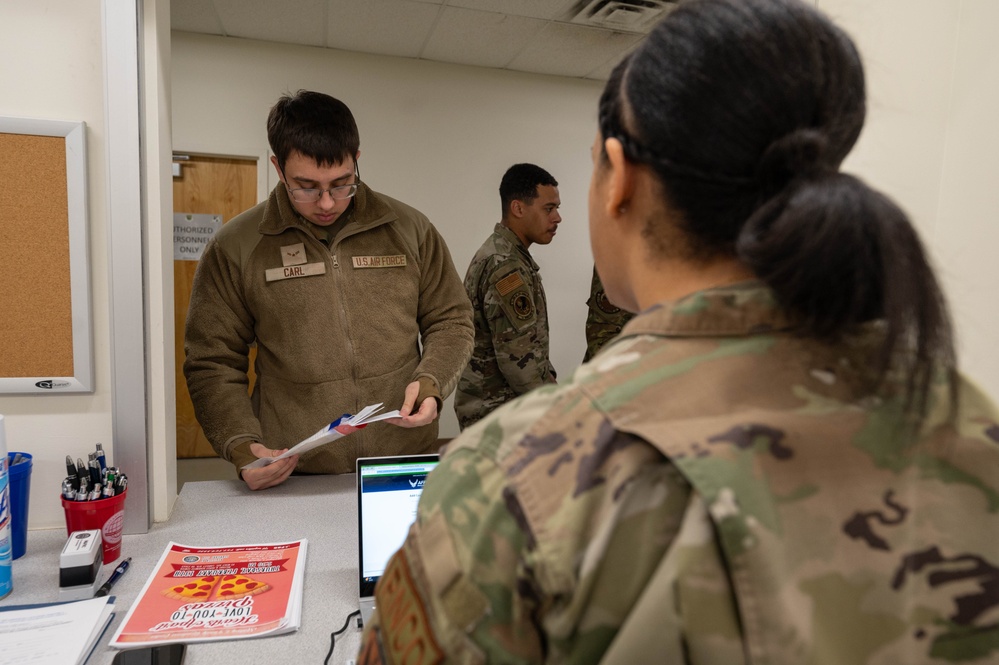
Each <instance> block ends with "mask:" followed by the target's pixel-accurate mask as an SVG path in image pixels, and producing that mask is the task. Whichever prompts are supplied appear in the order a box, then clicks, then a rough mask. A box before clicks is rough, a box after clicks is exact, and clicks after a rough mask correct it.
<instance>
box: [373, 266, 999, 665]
mask: <svg viewBox="0 0 999 665" xmlns="http://www.w3.org/2000/svg"><path fill="white" fill-rule="evenodd" d="M882 334H883V333H882V331H881V329H879V328H878V327H877V326H872V327H871V328H870V329H868V330H865V331H863V333H862V334H858V335H857V336H856V337H854V338H852V339H850V340H849V341H846V342H843V343H840V344H823V343H819V342H816V341H813V340H809V339H803V338H801V337H798V336H796V335H794V334H793V333H792V331H791V330H790V327H789V325H788V323H787V321H786V320H785V319H784V317H783V316H782V315H781V312H780V310H779V309H778V308H777V306H776V305H775V304H774V301H773V298H772V295H771V293H770V292H769V290H768V289H766V288H764V287H762V286H760V285H758V284H756V283H746V284H743V285H737V286H734V287H728V288H721V289H715V290H710V291H704V292H701V293H697V294H693V295H691V296H689V297H688V298H685V299H682V300H680V301H678V302H676V303H674V304H672V305H671V306H665V305H663V306H659V307H656V308H651V309H650V310H648V311H645V312H643V313H641V314H640V315H638V316H637V317H636V318H635V319H634V320H632V321H631V322H630V323H629V324H628V325H627V326H626V328H625V330H624V331H623V332H622V335H621V337H620V338H619V339H618V340H616V341H615V343H614V344H612V345H610V346H608V347H607V348H606V349H604V351H603V352H602V353H601V354H600V355H599V356H598V357H597V358H596V359H595V360H594V361H593V362H591V363H589V364H587V365H584V366H582V367H581V368H580V369H579V370H578V371H577V372H576V374H575V375H574V376H573V377H572V379H571V381H570V383H569V384H568V385H562V386H557V387H556V386H551V387H545V388H541V389H539V390H537V391H535V392H533V393H531V394H530V395H528V396H526V397H525V398H523V399H519V400H516V401H515V402H513V403H511V404H509V405H506V406H505V407H503V408H501V409H499V410H497V411H496V412H495V413H493V414H491V415H490V416H489V417H488V418H486V419H484V420H483V421H482V422H480V423H478V424H477V425H476V426H475V427H473V428H471V429H469V430H468V431H467V432H465V433H464V434H463V435H462V436H461V437H459V438H458V439H456V440H455V441H454V442H452V444H451V445H450V446H449V448H448V450H447V453H446V455H445V457H444V459H443V461H442V463H441V464H440V466H439V467H438V468H437V469H435V470H434V471H433V473H431V475H430V477H429V478H428V480H427V483H426V485H425V489H424V492H423V495H422V497H421V500H420V505H419V509H418V516H417V521H416V523H415V524H414V526H413V528H412V530H411V532H410V535H409V537H408V538H407V540H406V542H405V543H404V545H403V547H402V549H400V550H399V552H397V553H396V555H395V556H394V557H393V558H392V560H391V561H390V562H389V564H388V566H387V569H386V571H385V574H384V575H383V577H382V580H381V584H380V586H379V587H378V590H377V607H378V608H379V610H378V612H380V613H381V615H379V614H378V613H376V615H375V617H374V619H373V621H371V622H369V624H368V626H367V627H366V632H365V635H364V640H363V644H362V650H361V658H360V661H359V662H360V663H365V664H367V663H377V662H386V663H395V664H398V663H402V662H407V663H410V662H412V663H436V662H443V660H444V659H445V658H446V659H447V662H453V663H485V662H489V663H536V662H545V663H597V662H600V661H601V658H602V657H606V660H604V661H603V662H607V663H615V664H616V663H628V664H629V665H631V664H634V663H656V664H659V663H699V664H717V663H725V664H726V665H728V664H733V665H739V664H743V663H756V664H759V663H766V664H768V665H801V664H809V663H823V664H825V663H829V664H836V665H839V664H849V665H859V664H874V663H877V664H882V663H883V664H886V665H887V664H892V665H894V664H905V665H910V664H914V663H919V664H922V663H955V662H961V663H996V662H999V537H997V534H999V424H997V418H999V414H997V410H996V408H995V406H994V404H992V403H991V402H990V401H989V400H988V399H987V398H986V397H984V396H983V395H981V394H980V393H979V392H977V391H976V390H975V389H974V388H973V387H972V386H971V385H969V384H968V383H967V382H962V383H961V384H960V390H959V393H960V401H959V405H960V406H959V409H958V411H957V413H956V415H955V417H954V419H953V420H949V419H948V417H947V414H948V404H947V402H946V400H945V396H946V386H944V385H939V386H935V387H934V392H933V395H932V403H931V405H930V409H929V412H928V415H927V417H926V419H925V420H924V421H923V422H922V424H921V426H920V427H918V428H917V431H915V432H914V433H913V432H909V431H908V430H907V429H906V428H905V426H903V425H902V423H901V422H900V420H901V419H900V415H899V414H900V401H901V398H900V396H899V394H898V393H899V391H900V386H897V385H891V386H889V388H888V389H887V390H886V391H883V392H881V393H879V395H874V394H872V391H870V390H869V389H867V388H866V387H865V386H868V385H869V382H868V379H869V378H870V376H869V372H870V369H869V368H870V367H872V366H873V362H872V356H873V355H874V354H875V352H876V350H877V348H878V346H879V343H880V340H881V335H882Z"/></svg>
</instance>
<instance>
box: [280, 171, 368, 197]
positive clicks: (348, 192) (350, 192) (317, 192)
mask: <svg viewBox="0 0 999 665" xmlns="http://www.w3.org/2000/svg"><path fill="white" fill-rule="evenodd" d="M281 175H284V171H282V172H281ZM284 180H285V187H286V188H287V189H288V196H290V197H291V198H292V200H293V201H295V202H296V203H315V202H316V201H318V200H319V199H321V198H323V192H329V193H330V198H331V199H334V200H343V199H349V198H352V197H353V196H354V194H357V186H358V185H359V184H360V183H361V173H360V171H359V170H358V168H357V162H354V180H356V182H354V183H353V184H350V185H337V186H336V187H330V188H328V189H318V188H315V187H306V188H302V187H299V188H296V189H292V188H291V187H288V178H287V176H285V179H284Z"/></svg>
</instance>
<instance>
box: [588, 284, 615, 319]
mask: <svg viewBox="0 0 999 665" xmlns="http://www.w3.org/2000/svg"><path fill="white" fill-rule="evenodd" d="M593 299H594V300H595V301H596V305H597V308H598V309H599V310H600V311H601V312H603V313H604V314H617V313H618V312H620V311H621V308H620V307H618V306H616V305H614V303H612V302H611V301H610V300H608V298H607V292H606V291H604V290H603V289H600V291H598V292H597V294H596V296H594V298H593Z"/></svg>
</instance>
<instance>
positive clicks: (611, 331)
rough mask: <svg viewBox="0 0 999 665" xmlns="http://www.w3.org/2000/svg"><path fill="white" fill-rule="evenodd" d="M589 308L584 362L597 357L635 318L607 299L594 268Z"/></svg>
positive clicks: (587, 304)
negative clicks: (605, 345) (625, 325)
mask: <svg viewBox="0 0 999 665" xmlns="http://www.w3.org/2000/svg"><path fill="white" fill-rule="evenodd" d="M586 306H587V307H588V308H589V309H588V310H587V312H586V355H584V356H583V362H584V363H585V362H589V360H590V358H592V357H593V356H595V355H597V351H599V350H600V349H602V348H603V346H604V344H606V343H607V342H609V341H611V340H612V339H614V338H615V337H617V336H618V333H620V332H621V328H623V327H624V324H626V323H627V322H628V321H631V319H632V317H633V316H635V315H634V314H632V313H631V312H629V311H628V310H625V309H621V308H620V307H618V306H617V305H615V304H614V303H612V302H611V301H610V300H608V299H607V293H606V292H605V291H604V285H603V284H601V283H600V276H599V275H597V269H596V268H593V280H592V281H591V282H590V298H589V300H587V301H586Z"/></svg>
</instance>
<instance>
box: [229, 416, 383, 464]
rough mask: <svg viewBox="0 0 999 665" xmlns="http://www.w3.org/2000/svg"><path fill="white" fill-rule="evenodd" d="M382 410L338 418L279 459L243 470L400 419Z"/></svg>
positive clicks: (298, 453) (265, 460) (267, 458)
mask: <svg viewBox="0 0 999 665" xmlns="http://www.w3.org/2000/svg"><path fill="white" fill-rule="evenodd" d="M381 410H382V405H381V404H372V405H370V406H366V407H364V408H363V409H361V410H360V411H359V412H358V413H357V415H355V416H352V415H350V414H349V413H345V414H343V416H342V417H341V418H337V419H336V420H334V421H333V422H331V423H330V424H329V425H326V426H325V427H323V428H322V429H321V430H319V431H318V432H316V433H315V434H313V435H312V436H310V437H309V438H307V439H305V440H304V441H300V442H299V443H297V444H295V446H294V447H293V448H289V449H288V450H287V451H285V452H284V453H282V454H281V455H278V456H277V457H262V458H260V459H258V460H257V461H255V462H250V463H249V464H247V465H246V466H244V467H243V469H259V468H261V467H265V466H267V465H268V464H273V463H274V462H276V461H278V460H282V459H284V458H286V457H290V456H292V455H303V454H305V453H307V452H309V451H310V450H312V449H313V448H316V447H318V446H321V445H323V444H324V443H329V442H330V441H335V440H337V439H339V438H342V437H344V436H347V435H348V434H351V433H352V432H356V431H357V430H359V429H361V428H362V427H364V426H365V425H370V424H371V423H376V422H378V421H379V420H388V419H389V418H399V417H400V414H399V411H398V410H395V411H387V412H385V413H378V412H379V411H381ZM375 414H378V415H375Z"/></svg>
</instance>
